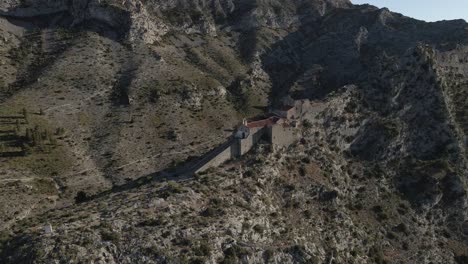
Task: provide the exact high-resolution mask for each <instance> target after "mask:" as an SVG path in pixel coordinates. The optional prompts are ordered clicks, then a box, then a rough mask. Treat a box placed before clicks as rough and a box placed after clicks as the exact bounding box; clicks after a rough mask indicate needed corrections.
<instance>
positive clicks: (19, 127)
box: [16, 119, 21, 133]
mask: <svg viewBox="0 0 468 264" xmlns="http://www.w3.org/2000/svg"><path fill="white" fill-rule="evenodd" d="M20 131H21V123H20V121H19V119H16V132H17V133H19V132H20Z"/></svg>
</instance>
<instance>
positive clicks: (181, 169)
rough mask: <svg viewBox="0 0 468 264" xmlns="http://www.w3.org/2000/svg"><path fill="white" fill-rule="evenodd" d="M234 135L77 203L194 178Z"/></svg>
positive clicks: (83, 198)
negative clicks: (212, 146) (169, 167)
mask: <svg viewBox="0 0 468 264" xmlns="http://www.w3.org/2000/svg"><path fill="white" fill-rule="evenodd" d="M234 140H235V139H234V137H229V138H227V139H226V141H225V142H224V143H222V144H221V145H219V146H217V147H215V148H213V149H212V150H210V151H209V152H207V153H205V154H204V155H202V156H201V157H198V158H194V157H191V158H188V159H187V160H186V161H185V162H184V163H182V164H178V165H175V166H174V168H173V169H166V170H161V171H158V172H154V173H150V174H147V175H144V176H142V177H139V178H137V179H135V180H131V181H128V182H127V183H125V184H122V185H117V186H114V187H112V189H110V190H107V191H103V192H100V193H98V194H95V195H91V196H85V195H81V197H76V202H77V203H83V202H88V201H91V200H95V199H99V198H101V197H105V196H108V195H110V194H115V193H120V192H124V191H128V190H131V189H135V188H138V187H141V186H144V185H147V184H150V183H157V182H166V181H171V180H172V181H184V180H189V179H193V178H194V175H195V173H196V171H198V170H199V169H200V168H201V167H203V166H204V165H205V164H207V163H208V162H210V161H211V160H212V159H213V158H214V157H215V156H216V155H218V154H219V153H221V152H222V151H224V150H225V149H226V148H227V147H230V146H231V145H232V144H233V143H234Z"/></svg>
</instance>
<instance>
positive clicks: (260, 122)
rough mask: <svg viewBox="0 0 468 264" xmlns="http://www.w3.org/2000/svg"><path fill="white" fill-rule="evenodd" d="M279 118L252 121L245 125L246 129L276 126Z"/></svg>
mask: <svg viewBox="0 0 468 264" xmlns="http://www.w3.org/2000/svg"><path fill="white" fill-rule="evenodd" d="M278 120H279V118H278V117H274V116H272V117H269V118H267V119H262V120H258V121H252V122H248V123H247V127H248V128H257V127H265V126H271V125H274V124H276V122H278Z"/></svg>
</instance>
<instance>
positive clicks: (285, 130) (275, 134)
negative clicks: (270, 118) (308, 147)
mask: <svg viewBox="0 0 468 264" xmlns="http://www.w3.org/2000/svg"><path fill="white" fill-rule="evenodd" d="M269 136H270V137H271V143H272V144H273V145H276V146H280V147H287V146H289V145H291V144H292V143H294V142H295V141H296V140H297V136H296V130H295V128H293V127H284V126H282V125H277V126H272V127H271V128H270V130H269Z"/></svg>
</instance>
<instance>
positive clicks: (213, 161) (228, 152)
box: [195, 142, 236, 173]
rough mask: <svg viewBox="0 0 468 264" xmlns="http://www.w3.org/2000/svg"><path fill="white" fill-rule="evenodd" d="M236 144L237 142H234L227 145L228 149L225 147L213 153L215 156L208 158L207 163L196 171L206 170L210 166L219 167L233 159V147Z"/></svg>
mask: <svg viewBox="0 0 468 264" xmlns="http://www.w3.org/2000/svg"><path fill="white" fill-rule="evenodd" d="M234 144H236V143H235V142H234V143H233V144H231V145H229V146H227V147H226V149H224V150H223V151H221V152H220V153H218V154H216V155H213V157H210V159H208V160H207V161H206V163H205V164H203V165H202V166H201V167H200V168H199V169H197V170H195V173H198V172H203V171H206V170H207V169H209V168H213V167H218V166H219V165H221V164H223V163H224V162H226V161H228V160H230V159H232V158H233V156H232V148H233V145H234ZM208 155H209V154H208Z"/></svg>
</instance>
